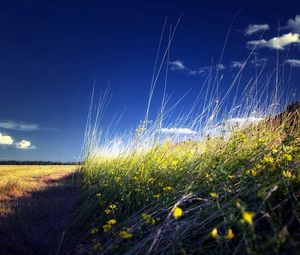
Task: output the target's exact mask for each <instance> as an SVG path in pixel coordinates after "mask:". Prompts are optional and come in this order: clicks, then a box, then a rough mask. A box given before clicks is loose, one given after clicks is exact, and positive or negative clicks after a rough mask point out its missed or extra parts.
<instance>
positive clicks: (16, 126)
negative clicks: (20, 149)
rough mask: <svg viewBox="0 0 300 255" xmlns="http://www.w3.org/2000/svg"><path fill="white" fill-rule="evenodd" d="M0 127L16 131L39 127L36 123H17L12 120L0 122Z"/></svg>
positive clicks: (33, 129)
mask: <svg viewBox="0 0 300 255" xmlns="http://www.w3.org/2000/svg"><path fill="white" fill-rule="evenodd" d="M0 128H4V129H10V130H17V131H35V130H38V129H39V125H38V124H25V123H17V122H14V121H3V122H0Z"/></svg>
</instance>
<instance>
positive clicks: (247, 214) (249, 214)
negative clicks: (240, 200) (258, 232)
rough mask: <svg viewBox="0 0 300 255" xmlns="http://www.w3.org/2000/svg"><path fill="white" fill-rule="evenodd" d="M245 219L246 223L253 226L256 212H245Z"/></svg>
mask: <svg viewBox="0 0 300 255" xmlns="http://www.w3.org/2000/svg"><path fill="white" fill-rule="evenodd" d="M242 216H243V219H244V221H245V222H247V223H248V224H249V225H252V224H253V217H254V216H255V213H254V212H247V211H245V212H243V215H242Z"/></svg>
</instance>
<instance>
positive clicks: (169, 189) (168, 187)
mask: <svg viewBox="0 0 300 255" xmlns="http://www.w3.org/2000/svg"><path fill="white" fill-rule="evenodd" d="M171 190H172V187H170V186H167V187H164V188H163V191H171Z"/></svg>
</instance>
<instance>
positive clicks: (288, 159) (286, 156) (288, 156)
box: [282, 153, 293, 161]
mask: <svg viewBox="0 0 300 255" xmlns="http://www.w3.org/2000/svg"><path fill="white" fill-rule="evenodd" d="M282 158H283V159H285V160H286V161H292V160H293V156H292V155H291V154H288V153H284V154H283V155H282Z"/></svg>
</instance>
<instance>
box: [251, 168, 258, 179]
mask: <svg viewBox="0 0 300 255" xmlns="http://www.w3.org/2000/svg"><path fill="white" fill-rule="evenodd" d="M250 174H251V175H252V176H253V177H255V176H256V175H257V172H256V171H255V170H254V169H251V170H250Z"/></svg>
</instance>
